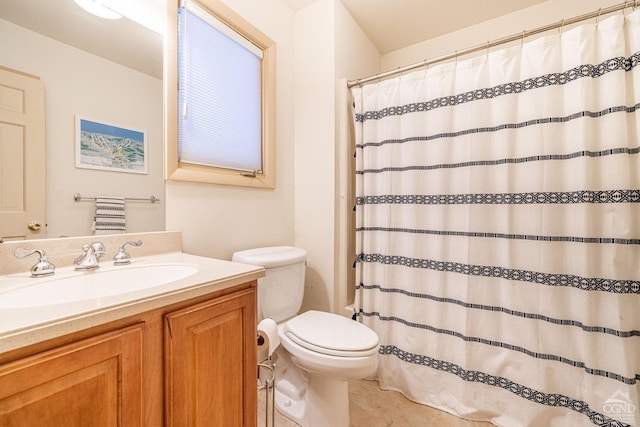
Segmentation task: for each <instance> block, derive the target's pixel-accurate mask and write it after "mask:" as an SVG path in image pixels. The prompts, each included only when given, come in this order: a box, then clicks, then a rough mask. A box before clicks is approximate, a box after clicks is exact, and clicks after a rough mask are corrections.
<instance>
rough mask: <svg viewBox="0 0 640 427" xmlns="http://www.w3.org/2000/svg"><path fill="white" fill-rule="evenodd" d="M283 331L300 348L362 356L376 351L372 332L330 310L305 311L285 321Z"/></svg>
mask: <svg viewBox="0 0 640 427" xmlns="http://www.w3.org/2000/svg"><path fill="white" fill-rule="evenodd" d="M283 333H284V334H285V335H286V336H287V337H288V338H289V339H290V340H291V341H293V342H294V343H296V344H298V345H299V346H301V347H304V348H306V349H308V350H311V351H315V352H318V353H322V354H327V355H331V356H340V357H366V356H370V355H373V354H376V353H377V352H378V335H377V334H376V333H375V332H373V331H372V330H371V329H369V328H367V327H366V326H364V325H362V324H361V323H359V322H356V321H354V320H351V319H348V318H346V317H342V316H339V315H337V314H333V313H326V312H322V311H315V310H310V311H307V312H305V313H302V314H300V315H299V316H296V317H294V318H293V319H291V320H289V321H288V322H287V323H286V324H285V325H284V328H283Z"/></svg>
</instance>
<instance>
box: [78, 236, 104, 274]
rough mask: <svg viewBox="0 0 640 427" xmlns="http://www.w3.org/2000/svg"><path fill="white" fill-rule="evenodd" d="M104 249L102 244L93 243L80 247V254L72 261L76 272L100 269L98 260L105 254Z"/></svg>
mask: <svg viewBox="0 0 640 427" xmlns="http://www.w3.org/2000/svg"><path fill="white" fill-rule="evenodd" d="M106 251H107V250H106V248H105V247H104V244H102V242H93V243H92V244H90V245H84V246H83V247H82V254H81V255H80V256H79V257H78V258H76V259H75V260H74V261H73V265H75V266H76V270H94V269H96V268H98V267H100V262H99V260H100V258H101V257H102V256H103V255H104V254H105V252H106Z"/></svg>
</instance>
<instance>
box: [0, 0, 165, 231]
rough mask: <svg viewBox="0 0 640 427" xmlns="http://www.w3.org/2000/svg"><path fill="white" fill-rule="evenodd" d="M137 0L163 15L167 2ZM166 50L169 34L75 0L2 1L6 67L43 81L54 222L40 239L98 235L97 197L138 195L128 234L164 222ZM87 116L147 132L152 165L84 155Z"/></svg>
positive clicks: (0, 40)
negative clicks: (95, 163)
mask: <svg viewBox="0 0 640 427" xmlns="http://www.w3.org/2000/svg"><path fill="white" fill-rule="evenodd" d="M128 1H129V2H130V1H131V0H128ZM136 2H141V3H142V2H145V3H147V2H150V5H149V7H152V8H155V9H156V10H157V11H158V13H159V16H160V17H163V16H164V9H165V6H164V5H165V0H136ZM162 53H163V37H162V36H161V35H160V34H158V33H156V32H153V31H151V30H149V29H147V28H145V27H143V26H142V25H140V24H137V23H135V22H133V21H132V20H129V19H127V18H122V19H117V20H107V19H103V18H98V17H96V16H93V15H91V14H89V13H88V12H86V11H85V10H83V9H81V8H80V7H79V6H78V5H76V3H75V2H74V0H55V1H49V0H2V1H0V66H2V67H5V68H9V69H12V70H17V71H20V72H22V73H28V74H31V75H35V76H39V77H40V79H41V81H42V83H43V86H44V105H45V140H46V141H45V146H46V171H45V181H46V184H45V188H46V223H47V226H46V227H43V229H42V230H41V231H40V232H39V235H35V236H31V237H32V238H46V237H61V236H80V235H90V234H93V232H92V225H93V220H94V216H95V203H94V202H93V201H94V200H95V198H96V197H97V196H114V197H125V198H126V199H131V200H127V201H126V202H125V206H126V208H125V212H126V230H127V232H147V231H161V230H164V177H163V151H164V148H163V147H164V141H163V82H162ZM0 101H1V100H0ZM80 119H85V120H88V121H90V122H94V123H99V124H106V125H109V126H112V127H115V128H121V129H126V130H133V131H135V132H137V133H136V135H142V136H140V142H142V139H144V140H145V141H144V142H146V144H144V145H142V144H141V145H140V146H141V147H142V146H144V149H142V151H143V152H144V163H145V166H146V173H145V172H144V170H142V169H139V170H137V171H128V170H123V169H122V168H117V167H113V166H112V165H107V166H106V167H98V168H96V167H91V166H92V165H91V164H87V163H86V162H85V161H84V160H78V159H84V158H83V157H81V156H82V155H84V154H85V151H84V150H85V149H84V148H78V147H82V145H81V144H80V140H81V138H80V137H79V135H80V132H79V123H80ZM25 161H26V162H27V163H28V161H29V159H25ZM5 179H6V178H5ZM76 193H77V194H79V195H80V196H81V198H80V199H79V200H78V201H76V198H74V195H75V194H76ZM152 196H153V197H155V198H157V199H159V202H156V203H152V202H151V201H150V198H151V197H152Z"/></svg>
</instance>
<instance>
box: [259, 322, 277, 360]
mask: <svg viewBox="0 0 640 427" xmlns="http://www.w3.org/2000/svg"><path fill="white" fill-rule="evenodd" d="M260 334H262V336H263V337H265V342H267V343H268V348H269V353H268V354H269V356H271V355H272V354H273V352H274V351H276V348H278V346H279V345H280V338H279V337H278V325H277V324H276V322H275V321H274V320H273V319H263V320H261V321H260V323H258V336H260Z"/></svg>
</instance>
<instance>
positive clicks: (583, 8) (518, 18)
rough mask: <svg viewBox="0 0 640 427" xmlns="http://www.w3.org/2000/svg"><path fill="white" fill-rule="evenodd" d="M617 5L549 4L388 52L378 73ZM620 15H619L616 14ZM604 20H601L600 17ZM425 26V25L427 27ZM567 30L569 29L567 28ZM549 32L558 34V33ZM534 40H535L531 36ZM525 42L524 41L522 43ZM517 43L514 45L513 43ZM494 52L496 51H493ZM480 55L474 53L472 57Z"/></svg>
mask: <svg viewBox="0 0 640 427" xmlns="http://www.w3.org/2000/svg"><path fill="white" fill-rule="evenodd" d="M619 3H621V1H620V0H549V1H546V2H544V3H540V4H538V5H535V6H532V7H529V8H526V9H522V10H520V11H518V12H514V13H510V14H508V15H504V16H501V17H498V18H495V19H492V20H489V21H485V22H482V23H480V24H476V25H473V26H471V27H467V28H463V29H461V30H458V31H454V32H452V33H449V34H445V35H443V36H440V37H436V38H433V39H429V40H425V41H423V42H421V43H416V44H414V45H412V46H408V47H406V48H404V49H399V50H396V51H394V52H389V53H387V54H386V55H384V56H383V57H382V70H383V71H386V70H393V69H396V68H398V67H402V66H405V65H410V64H414V63H418V62H421V61H424V60H425V59H431V58H437V57H439V56H443V55H447V54H450V53H455V51H461V50H463V49H466V48H470V47H475V46H480V45H482V44H486V43H487V41H492V40H497V39H500V38H502V37H507V36H511V35H513V34H519V33H522V31H523V30H533V29H535V28H539V27H543V26H545V25H548V24H551V23H554V22H561V21H562V20H563V19H568V18H573V17H575V16H579V15H583V14H586V13H589V12H593V11H597V10H599V9H600V8H606V7H609V6H613V5H616V4H619ZM618 13H622V12H618ZM603 18H604V17H603ZM427 24H428V23H427ZM567 28H569V27H568V26H567ZM552 32H555V33H558V30H553V31H552ZM532 37H533V38H535V37H536V36H532ZM527 40H529V39H525V42H526V41H527ZM516 43H518V42H516ZM494 49H499V48H498V47H495V48H494ZM478 54H481V53H476V55H478Z"/></svg>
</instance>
